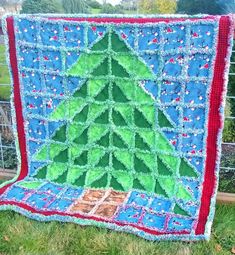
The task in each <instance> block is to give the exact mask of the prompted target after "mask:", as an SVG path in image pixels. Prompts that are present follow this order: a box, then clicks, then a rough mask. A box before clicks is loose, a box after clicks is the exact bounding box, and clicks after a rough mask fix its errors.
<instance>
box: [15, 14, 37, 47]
mask: <svg viewBox="0 0 235 255" xmlns="http://www.w3.org/2000/svg"><path fill="white" fill-rule="evenodd" d="M17 25H18V33H17V36H18V38H19V40H21V41H25V42H29V43H37V36H36V34H37V32H36V22H35V21H29V20H27V19H19V20H18V21H17Z"/></svg>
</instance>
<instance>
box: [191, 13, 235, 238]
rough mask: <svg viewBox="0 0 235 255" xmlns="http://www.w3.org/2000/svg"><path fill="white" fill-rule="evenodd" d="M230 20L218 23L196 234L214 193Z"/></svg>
mask: <svg viewBox="0 0 235 255" xmlns="http://www.w3.org/2000/svg"><path fill="white" fill-rule="evenodd" d="M230 25H231V24H230V19H229V17H228V16H222V17H221V18H220V22H219V36H218V44H217V53H216V61H215V67H214V77H213V82H212V87H211V93H210V107H209V122H208V136H207V148H206V155H207V156H206V168H205V169H206V170H205V176H204V183H203V190H202V198H201V207H200V212H199V218H198V225H197V228H196V232H195V233H196V234H197V235H199V234H203V233H204V232H205V225H206V222H207V218H208V215H209V212H210V204H211V199H212V196H213V195H214V192H215V184H216V175H215V170H216V160H217V158H218V157H219V155H218V153H219V151H218V149H217V139H218V135H219V131H220V129H221V127H222V125H223V119H222V117H221V116H220V114H219V109H220V106H221V102H222V101H223V98H222V94H223V91H224V89H225V88H224V71H225V66H226V56H227V49H228V46H229V29H230Z"/></svg>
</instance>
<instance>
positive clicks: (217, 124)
mask: <svg viewBox="0 0 235 255" xmlns="http://www.w3.org/2000/svg"><path fill="white" fill-rule="evenodd" d="M51 19H64V20H74V21H90V22H92V21H95V22H115V23H120V22H128V23H146V22H160V21H165V22H170V21H172V19H161V18H160V19H159V18H152V19H149V18H146V19H142V18H141V19H140V18H124V19H120V18H56V17H55V18H54V17H52V18H51ZM187 19H188V18H187ZM202 19H214V17H213V16H208V17H204V18H202ZM174 20H177V21H180V20H185V19H180V18H179V19H174ZM190 20H192V19H190ZM195 20H196V19H195ZM6 21H7V33H8V37H9V53H10V64H11V67H12V75H13V82H14V103H15V109H16V121H17V132H18V141H19V147H20V153H21V170H20V174H19V177H18V178H17V181H19V180H22V179H23V178H24V177H25V176H26V175H27V173H28V161H27V152H26V139H25V133H24V119H23V113H22V102H21V96H20V82H19V74H18V63H17V58H16V45H15V34H14V19H13V17H7V19H6ZM229 25H230V20H229V17H227V16H224V17H221V19H220V23H219V39H218V46H217V55H216V62H215V69H214V77H213V82H212V91H211V94H210V108H209V123H208V137H207V155H208V157H207V158H206V171H205V178H204V185H203V191H202V199H201V208H200V213H199V219H198V225H197V228H196V234H197V235H199V234H203V233H204V231H205V224H206V221H207V217H208V215H209V210H210V203H211V197H212V195H213V192H214V188H215V187H214V186H215V181H216V180H215V166H216V158H217V156H218V155H217V137H218V132H219V129H220V128H221V126H222V119H221V118H220V115H219V108H220V104H221V101H222V92H223V89H224V88H223V82H224V79H223V75H224V70H225V57H226V55H227V47H228V35H229ZM12 184H13V183H11V184H7V185H6V186H4V187H3V188H1V189H0V194H1V193H3V192H4V191H5V190H6V189H7V188H8V187H9V186H10V185H12ZM3 204H7V203H6V202H5V203H4V202H0V205H3ZM8 204H9V203H8ZM13 204H15V205H17V206H20V207H22V208H24V209H26V210H28V211H31V212H35V213H41V214H43V215H48V216H49V215H53V214H57V215H64V216H66V215H67V216H71V215H70V214H66V213H58V212H50V213H49V214H48V213H45V212H40V211H36V210H34V209H33V208H31V207H29V206H26V205H22V204H20V203H18V204H17V203H13ZM75 216H76V217H79V218H84V216H82V215H79V214H78V215H75ZM94 220H97V221H104V220H101V219H99V218H98V219H97V218H94ZM118 224H119V225H121V226H125V225H126V224H121V223H118ZM133 227H135V228H136V226H133ZM140 229H141V230H143V231H146V232H148V231H149V230H147V229H145V228H140ZM152 234H155V235H158V234H162V233H158V232H156V231H154V233H152ZM175 234H176V233H175ZM178 234H185V233H178ZM186 234H187V233H186Z"/></svg>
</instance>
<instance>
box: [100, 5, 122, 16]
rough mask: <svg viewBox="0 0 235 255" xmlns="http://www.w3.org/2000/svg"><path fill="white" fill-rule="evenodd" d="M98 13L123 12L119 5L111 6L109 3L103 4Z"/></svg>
mask: <svg viewBox="0 0 235 255" xmlns="http://www.w3.org/2000/svg"><path fill="white" fill-rule="evenodd" d="M100 13H106V14H113V13H123V11H122V8H121V6H120V5H117V6H113V5H111V4H109V3H107V4H103V5H102V9H101V12H100Z"/></svg>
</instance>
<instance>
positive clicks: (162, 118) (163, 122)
mask: <svg viewBox="0 0 235 255" xmlns="http://www.w3.org/2000/svg"><path fill="white" fill-rule="evenodd" d="M158 124H159V126H160V127H170V128H172V127H173V125H172V124H171V123H170V121H169V120H168V119H167V117H166V115H165V114H164V113H163V112H162V111H161V110H159V109H158Z"/></svg>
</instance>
